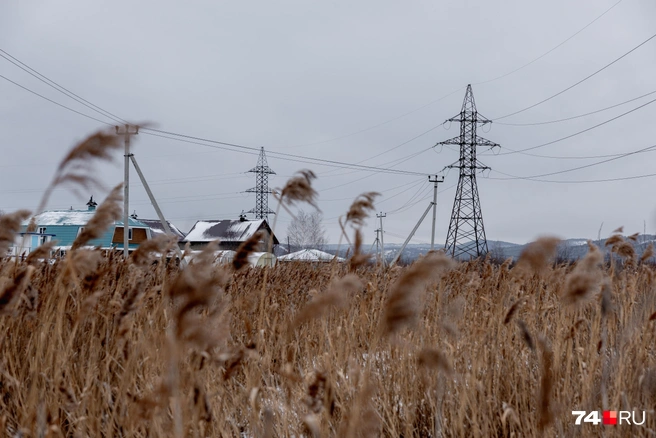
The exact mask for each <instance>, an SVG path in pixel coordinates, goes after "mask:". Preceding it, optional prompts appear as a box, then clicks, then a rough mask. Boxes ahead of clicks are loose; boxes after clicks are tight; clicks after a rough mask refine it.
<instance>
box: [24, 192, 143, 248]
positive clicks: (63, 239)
mask: <svg viewBox="0 0 656 438" xmlns="http://www.w3.org/2000/svg"><path fill="white" fill-rule="evenodd" d="M96 206H97V204H96V203H95V202H94V201H93V198H92V199H91V200H89V202H88V203H87V207H88V208H87V209H86V210H73V209H70V210H51V211H44V212H43V213H41V214H39V215H37V216H35V218H34V219H35V221H36V231H35V232H32V233H27V232H26V230H27V225H28V224H29V220H27V221H25V222H24V223H23V229H22V232H21V233H20V234H21V236H20V237H19V239H18V240H22V242H24V243H22V250H19V251H20V252H21V253H29V252H30V251H31V250H32V249H33V248H36V247H37V246H39V245H40V244H42V243H44V242H47V241H49V240H53V241H56V242H57V244H56V247H57V248H58V249H59V250H61V251H66V250H67V249H70V247H71V246H72V245H73V242H74V241H75V238H76V237H77V236H78V235H79V234H80V233H81V232H82V230H84V227H85V226H86V224H87V223H88V222H89V220H91V218H92V217H93V215H94V214H95V210H96ZM128 227H129V228H128V237H129V246H128V249H129V250H134V249H136V248H137V247H138V246H139V244H141V243H142V242H144V241H145V240H148V239H150V238H151V231H150V227H149V226H148V225H146V224H144V223H142V222H140V221H138V220H136V219H134V218H129V219H128ZM20 244H21V242H17V246H19V245H20ZM35 244H36V245H35ZM87 245H89V246H93V247H100V248H103V249H120V250H123V221H116V222H114V224H113V225H112V226H110V227H109V229H108V230H107V231H106V232H105V234H104V235H103V236H102V237H101V238H99V239H95V240H92V241H90V242H89V243H88V244H87Z"/></svg>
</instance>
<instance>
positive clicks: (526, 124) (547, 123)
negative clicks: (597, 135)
mask: <svg viewBox="0 0 656 438" xmlns="http://www.w3.org/2000/svg"><path fill="white" fill-rule="evenodd" d="M654 93H656V90H654V91H650V92H649V93H646V94H643V95H642V96H638V97H634V98H633V99H629V100H625V101H624V102H621V103H617V104H615V105H611V106H608V107H606V108H602V109H598V110H595V111H591V112H589V113H585V114H579V115H578V116H572V117H566V118H564V119H557V120H549V121H546V122H533V123H504V122H494V123H495V124H496V125H503V126H538V125H549V124H552V123H560V122H567V121H569V120H574V119H579V118H581V117H586V116H591V115H592V114H597V113H601V112H603V111H607V110H609V109H613V108H617V107H618V106H622V105H625V104H627V103H630V102H633V101H636V100H640V99H642V98H643V97H647V96H651V95H652V94H654Z"/></svg>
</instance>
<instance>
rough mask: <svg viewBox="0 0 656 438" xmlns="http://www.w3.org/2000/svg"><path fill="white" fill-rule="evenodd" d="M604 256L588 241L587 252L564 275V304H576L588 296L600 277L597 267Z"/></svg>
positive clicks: (595, 287)
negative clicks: (565, 275) (572, 268)
mask: <svg viewBox="0 0 656 438" xmlns="http://www.w3.org/2000/svg"><path fill="white" fill-rule="evenodd" d="M603 260H604V256H603V254H602V253H601V251H599V248H597V247H596V246H595V245H593V244H592V243H591V242H588V253H587V254H586V255H585V257H583V259H582V260H580V261H578V262H577V263H576V266H575V267H574V270H572V272H570V273H569V274H568V275H567V277H565V293H564V295H563V301H564V302H565V303H566V304H570V305H571V304H577V303H580V302H582V301H584V300H586V299H588V298H589V297H590V295H591V294H592V292H594V291H595V290H596V289H597V287H598V286H599V283H600V281H601V279H602V275H601V272H600V270H599V267H600V265H601V263H602V262H603Z"/></svg>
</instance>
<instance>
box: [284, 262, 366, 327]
mask: <svg viewBox="0 0 656 438" xmlns="http://www.w3.org/2000/svg"><path fill="white" fill-rule="evenodd" d="M362 287H363V285H362V282H361V281H360V279H359V278H358V276H357V275H354V274H347V275H345V276H344V277H342V278H340V279H339V280H337V281H334V282H333V283H332V284H331V285H330V286H329V287H328V289H327V290H326V291H325V292H322V293H320V294H318V295H317V296H316V297H315V298H314V299H312V301H310V302H309V303H308V304H306V305H305V307H303V309H301V310H300V311H299V312H298V313H297V314H296V316H295V317H294V320H293V321H292V323H291V328H292V329H296V328H298V327H300V326H301V325H302V324H304V323H306V322H308V321H310V320H312V319H315V318H320V317H321V316H323V315H325V314H326V312H327V311H328V310H329V309H330V308H331V307H344V306H346V304H347V303H348V300H349V297H350V296H352V295H354V294H355V293H357V292H359V291H360V290H362Z"/></svg>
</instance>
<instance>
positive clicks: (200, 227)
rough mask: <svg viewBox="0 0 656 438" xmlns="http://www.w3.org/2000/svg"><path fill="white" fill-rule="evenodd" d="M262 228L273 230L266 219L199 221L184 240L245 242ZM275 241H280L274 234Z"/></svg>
mask: <svg viewBox="0 0 656 438" xmlns="http://www.w3.org/2000/svg"><path fill="white" fill-rule="evenodd" d="M261 229H265V230H267V231H268V232H269V233H270V232H271V228H270V227H269V224H268V223H267V221H265V220H264V219H259V220H254V221H241V220H230V219H224V220H209V221H197V222H196V223H195V224H194V226H193V227H192V228H191V231H189V233H187V235H186V236H185V238H184V239H183V241H184V242H211V241H213V240H217V239H218V240H220V241H222V242H244V241H246V240H248V239H249V238H250V237H251V236H252V235H254V234H255V233H256V232H257V231H259V230H261ZM273 243H274V244H278V243H279V242H278V239H277V238H276V236H273Z"/></svg>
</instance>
